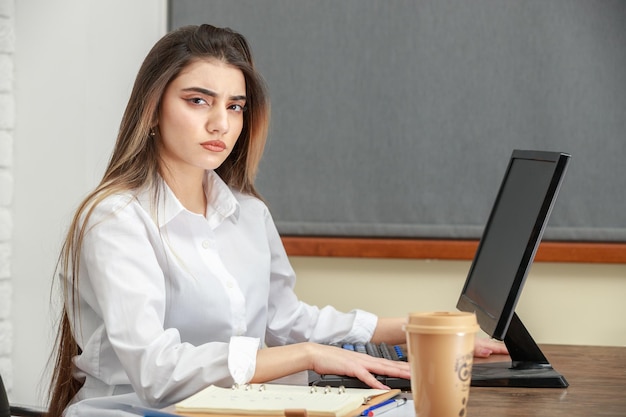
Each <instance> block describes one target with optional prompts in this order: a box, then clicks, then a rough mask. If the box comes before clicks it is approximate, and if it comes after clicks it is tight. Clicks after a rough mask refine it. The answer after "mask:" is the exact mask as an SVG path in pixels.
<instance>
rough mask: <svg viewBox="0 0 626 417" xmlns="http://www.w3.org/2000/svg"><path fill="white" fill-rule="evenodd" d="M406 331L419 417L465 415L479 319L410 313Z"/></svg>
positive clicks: (461, 314) (464, 315)
mask: <svg viewBox="0 0 626 417" xmlns="http://www.w3.org/2000/svg"><path fill="white" fill-rule="evenodd" d="M404 329H405V331H406V336H407V353H408V357H409V364H410V365H411V391H412V395H413V401H414V404H415V413H416V416H417V417H463V416H465V415H466V407H467V401H468V400H469V391H470V382H471V379H472V378H471V376H472V363H473V360H474V338H475V336H476V332H478V329H479V327H478V324H477V322H476V316H475V315H474V314H473V313H465V312H429V313H411V314H409V319H408V323H407V324H406V325H405V326H404Z"/></svg>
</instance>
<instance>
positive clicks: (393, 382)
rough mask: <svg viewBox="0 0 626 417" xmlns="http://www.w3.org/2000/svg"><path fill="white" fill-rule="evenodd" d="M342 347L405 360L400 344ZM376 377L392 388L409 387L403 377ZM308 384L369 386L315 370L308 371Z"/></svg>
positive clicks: (391, 358)
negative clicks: (321, 373)
mask: <svg viewBox="0 0 626 417" xmlns="http://www.w3.org/2000/svg"><path fill="white" fill-rule="evenodd" d="M340 347H342V348H343V349H348V350H354V351H356V352H361V353H366V354H368V355H370V356H374V357H377V358H385V359H390V360H393V361H407V360H408V358H407V354H406V350H405V349H404V347H403V346H400V345H388V344H386V343H380V344H375V343H364V344H360V343H359V344H349V343H346V344H343V345H341V346H340ZM376 379H378V380H379V381H381V382H382V383H383V384H385V385H387V386H388V387H389V388H392V389H401V390H404V391H408V390H410V389H411V381H410V380H408V379H404V378H396V377H387V376H385V375H376ZM309 384H310V385H318V386H331V387H339V386H342V385H343V386H344V387H346V388H369V387H368V386H367V384H365V383H363V382H362V381H361V380H359V379H357V378H355V377H351V376H344V375H320V374H318V373H316V372H313V371H309Z"/></svg>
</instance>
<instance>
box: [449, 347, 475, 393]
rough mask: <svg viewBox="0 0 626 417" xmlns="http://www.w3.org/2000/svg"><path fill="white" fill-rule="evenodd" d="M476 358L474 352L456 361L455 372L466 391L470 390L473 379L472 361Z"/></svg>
mask: <svg viewBox="0 0 626 417" xmlns="http://www.w3.org/2000/svg"><path fill="white" fill-rule="evenodd" d="M473 358H474V352H470V353H468V354H466V355H461V356H459V357H458V358H457V359H456V364H455V365H454V370H455V371H456V374H457V376H458V377H459V380H460V381H461V383H462V385H463V388H464V389H469V386H470V380H471V378H472V360H473Z"/></svg>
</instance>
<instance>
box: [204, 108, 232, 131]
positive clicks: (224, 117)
mask: <svg viewBox="0 0 626 417" xmlns="http://www.w3.org/2000/svg"><path fill="white" fill-rule="evenodd" d="M229 128H230V123H229V122H228V110H227V109H225V108H219V107H217V106H216V107H213V108H212V109H211V112H210V113H209V117H208V119H207V124H206V129H207V130H208V131H209V132H210V133H220V134H225V133H227V132H228V129H229Z"/></svg>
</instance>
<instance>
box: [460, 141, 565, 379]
mask: <svg viewBox="0 0 626 417" xmlns="http://www.w3.org/2000/svg"><path fill="white" fill-rule="evenodd" d="M569 160H570V155H568V154H565V153H560V152H546V151H525V150H515V151H513V154H512V155H511V158H510V161H509V164H508V167H507V169H506V172H505V175H504V179H503V180H502V183H501V185H500V189H499V191H498V195H497V197H496V201H495V203H494V205H493V207H492V210H491V214H490V215H489V218H488V220H487V223H486V226H485V229H484V231H483V235H482V237H481V239H480V242H479V245H478V249H477V251H476V255H475V256H474V260H473V262H472V265H471V267H470V270H469V273H468V276H467V279H466V281H465V285H464V286H463V290H462V292H461V295H460V297H459V300H458V303H457V308H458V309H459V310H461V311H469V312H474V313H476V318H477V320H478V324H479V325H480V327H481V329H482V330H483V331H484V332H485V333H487V334H488V335H489V336H491V337H493V338H495V339H498V340H503V341H504V343H505V344H506V347H507V348H508V350H509V354H510V356H511V361H510V362H496V363H482V364H480V363H475V364H474V366H473V370H472V385H473V386H518V387H555V388H556V387H561V388H564V387H567V386H568V383H567V381H566V380H565V378H564V377H563V376H562V375H560V374H559V373H558V372H556V371H555V370H554V369H553V368H552V366H551V365H550V363H549V362H548V360H547V359H546V357H545V356H544V355H543V353H542V352H541V349H540V348H539V346H537V344H536V343H535V341H534V340H533V338H532V337H531V335H530V333H529V332H528V331H527V330H526V328H525V327H524V325H523V324H522V321H521V320H520V319H519V317H518V316H517V314H516V313H515V307H516V305H517V301H518V299H519V297H520V295H521V293H522V288H523V286H524V282H525V280H526V277H527V275H528V271H529V269H530V266H531V265H532V262H533V259H534V257H535V253H536V251H537V248H538V246H539V243H540V241H541V238H542V236H543V232H544V230H545V227H546V223H547V222H548V218H549V216H550V213H551V211H552V207H553V206H554V203H555V201H556V197H557V194H558V192H559V189H560V187H561V183H562V181H563V176H564V174H565V171H566V168H567V165H568V163H569Z"/></svg>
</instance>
